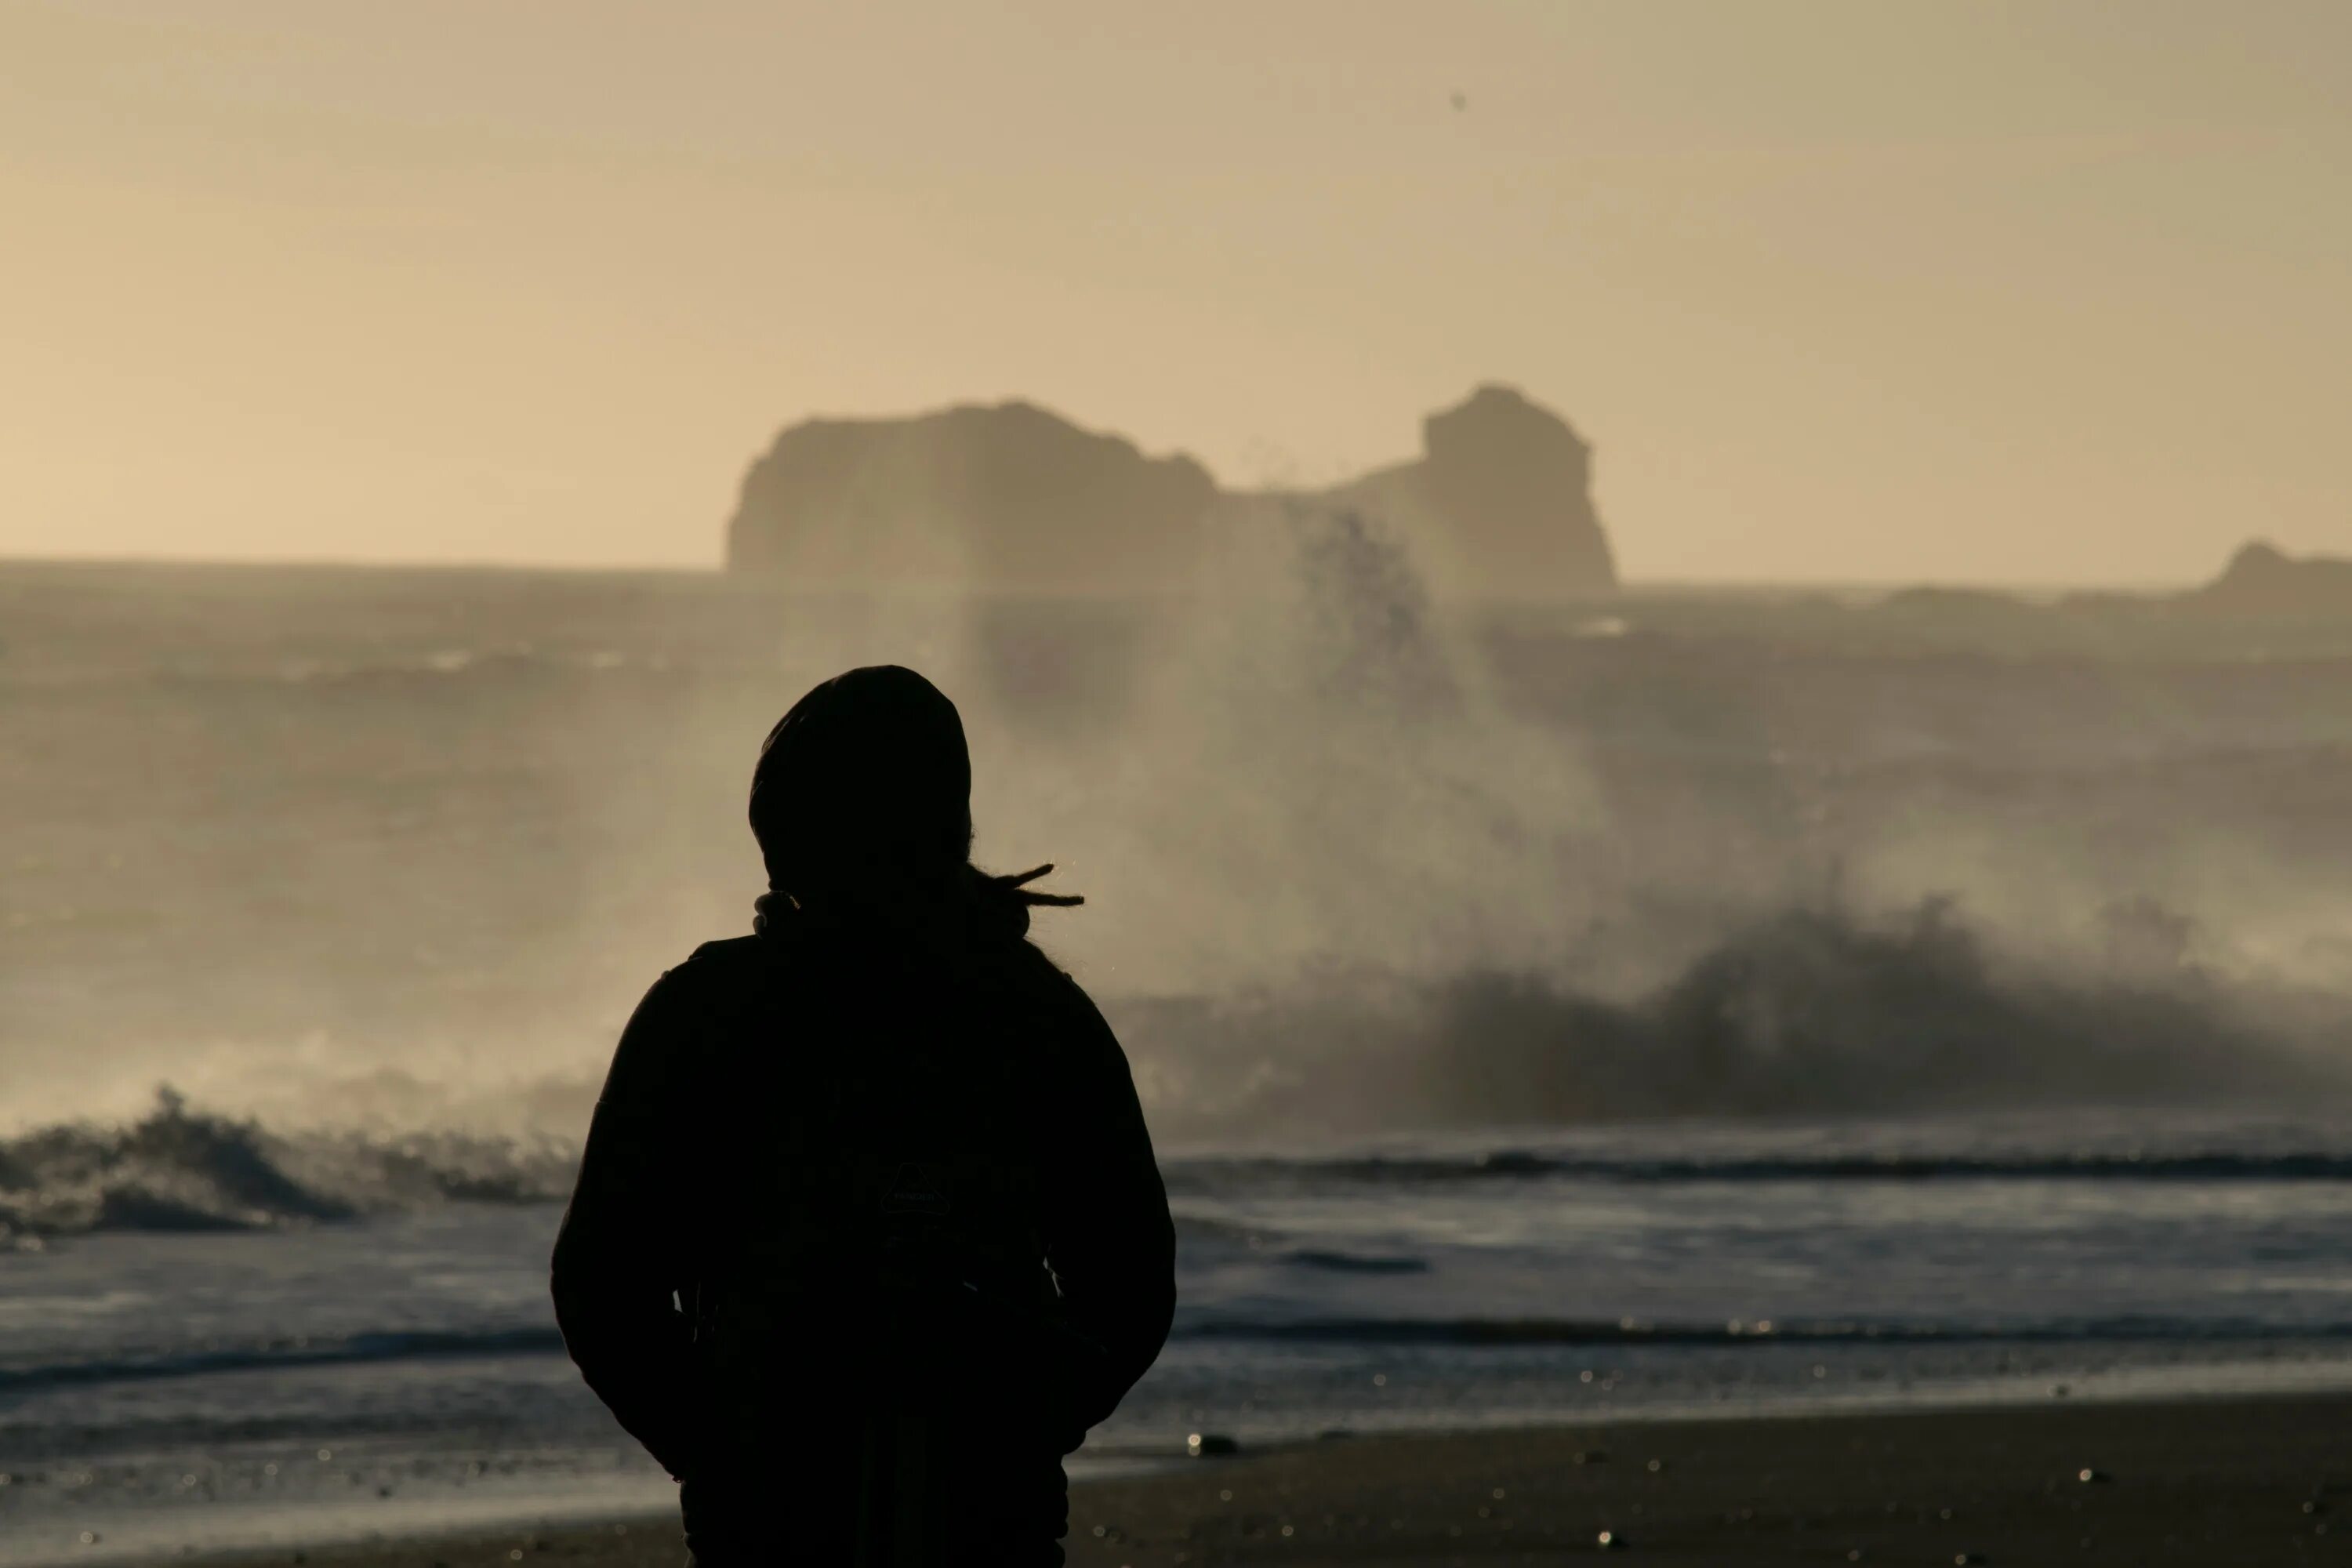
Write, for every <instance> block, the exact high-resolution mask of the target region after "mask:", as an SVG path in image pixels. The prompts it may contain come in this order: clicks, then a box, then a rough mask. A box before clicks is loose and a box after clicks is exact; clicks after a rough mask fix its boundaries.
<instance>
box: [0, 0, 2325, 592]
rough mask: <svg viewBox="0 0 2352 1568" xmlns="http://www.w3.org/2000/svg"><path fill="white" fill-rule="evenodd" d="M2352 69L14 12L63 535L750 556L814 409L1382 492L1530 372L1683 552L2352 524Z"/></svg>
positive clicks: (3, 145) (465, 556) (1791, 16)
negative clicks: (1056, 440) (1454, 405)
mask: <svg viewBox="0 0 2352 1568" xmlns="http://www.w3.org/2000/svg"><path fill="white" fill-rule="evenodd" d="M2347 83H2352V4H2347V3H2345V0H2315V3H2312V4H2307V5H2292V4H2261V3H2253V0H2208V3H2204V4H2175V3H2168V0H2107V3H2104V4H2070V3H2063V0H2041V3H2032V4H2006V5H2004V4H1993V3H1990V0H1988V3H1976V4H1961V3H1950V4H1927V3H1923V0H1854V3H1851V4H1845V3H1839V4H1830V3H1800V0H1771V3H1769V4H1768V3H1765V0H1716V3H1711V4H1701V3H1698V0H1625V3H1622V4H1615V3H1612V4H1601V3H1574V0H1550V3H1538V0H1516V3H1504V0H1492V3H1486V4H1470V3H1466V0H1443V3H1432V4H1423V5H1402V4H1388V3H1379V0H1329V3H1313V4H1307V3H1286V0H1242V3H1227V0H1183V3H1181V4H1160V5H1149V6H1145V5H1125V4H1120V3H1118V0H1066V3H1065V0H1055V3H1052V4H1027V5H1023V4H1013V3H1010V0H991V3H989V4H985V5H976V4H965V3H962V0H940V3H937V4H929V5H888V4H877V5H850V4H843V3H840V0H824V3H821V4H813V5H787V4H778V3H776V0H757V3H754V0H743V3H740V4H734V3H727V4H720V3H709V0H706V3H701V4H682V3H670V4H664V5H653V4H649V3H639V4H634V5H620V4H611V3H605V0H561V3H558V0H399V3H397V4H387V3H384V0H186V3H183V4H176V5H162V4H150V5H133V4H128V3H101V0H54V3H38V0H33V3H27V0H0V553H40V554H77V555H84V554H103V555H116V554H168V555H174V556H238V557H255V556H259V557H278V556H305V557H335V558H354V559H371V560H389V559H401V560H416V559H422V560H468V561H473V560H496V561H541V562H562V563H710V562H713V561H715V560H716V559H717V558H718V553H719V537H720V528H721V524H722V522H723V521H724V519H725V517H726V514H727V512H728V510H729V509H730V504H731V501H732V499H733V494H734V489H735V485H736V483H737V481H738V479H740V475H741V471H742V468H743V467H744V465H745V464H746V462H747V461H748V460H749V459H750V458H751V457H752V455H753V454H754V452H755V451H756V450H757V449H758V448H759V447H761V446H762V445H764V444H765V442H766V441H767V439H768V438H769V437H771V436H772V435H773V433H774V432H775V430H776V429H777V428H778V427H779V426H782V425H783V424H785V423H787V422H789V421H792V420H794V419H798V418H801V417H803V416H806V415H809V414H812V413H817V412H828V413H851V412H857V413H883V412H896V411H904V410H912V409H917V408H922V407H927V406H930V405H938V404H941V403H945V402H950V401H957V400H963V399H972V398H983V399H993V398H999V397H1003V396H1007V395H1024V396H1029V397H1033V398H1034V399H1036V400H1038V401H1041V402H1043V403H1045V404H1046V405H1050V406H1052V407H1055V408H1057V409H1059V410H1061V411H1063V412H1065V413H1067V414H1069V415H1071V416H1074V417H1076V418H1077V419H1078V420H1080V421H1081V422H1082V423H1085V424H1087V425H1092V426H1105V427H1109V428H1113V429H1117V430H1119V431H1121V432H1123V433H1126V434H1128V435H1129V436H1132V437H1135V438H1136V439H1138V440H1139V441H1140V442H1142V443H1143V444H1144V445H1145V446H1146V447H1150V448H1151V449H1154V450H1161V449H1166V448H1171V447H1181V448H1184V449H1186V450H1189V451H1192V452H1193V453H1195V454H1197V455H1198V456H1200V457H1201V458H1203V459H1204V460H1206V461H1207V462H1208V463H1209V465H1210V466H1211V467H1212V468H1213V469H1214V470H1215V471H1216V472H1217V473H1218V474H1219V475H1220V476H1221V477H1222V478H1223V479H1226V480H1227V481H1228V482H1245V481H1259V480H1268V479H1284V480H1302V481H1303V480H1322V479H1329V478H1332V477H1335V476H1337V475H1339V474H1341V473H1344V472H1347V471H1349V470H1351V469H1354V468H1359V467H1362V466H1367V465H1370V464H1373V463H1376V462H1381V461H1386V460H1390V459H1393V458H1401V457H1405V456H1409V455H1410V454H1411V453H1412V451H1413V450H1414V448H1415V447H1416V444H1417V441H1418V421H1419V418H1420V416H1421V415H1422V414H1423V412H1425V411H1427V410H1428V409H1430V408H1432V407H1434V406H1437V405H1440V404H1442V403H1446V402H1451V401H1453V400H1454V399H1456V398H1458V397H1459V396H1461V395H1463V394H1464V393H1465V392H1466V391H1467V390H1468V389H1469V387H1470V386H1471V385H1472V384H1474V383H1475V382H1477V381H1480V380H1485V379H1502V380H1507V381H1512V382H1516V383H1517V384H1520V385H1521V386H1523V387H1525V388H1526V389H1527V390H1528V392H1529V393H1530V394H1531V395H1534V396H1536V397H1538V398H1539V399H1540V400H1542V401H1544V402H1547V403H1549V404H1550V405H1553V406H1555V407H1557V408H1559V410H1560V411H1562V412H1563V413H1565V414H1566V415H1568V416H1569V417H1570V419H1571V420H1573V421H1574V422H1575V424H1576V425H1577V426H1579V427H1580V428H1581V429H1582V430H1583V431H1584V432H1585V434H1586V436H1587V437H1589V438H1590V439H1591V440H1592V441H1593V442H1594V443H1595V445H1596V446H1597V447H1598V458H1597V462H1598V486H1597V488H1598V491H1599V497H1600V502H1601V511H1602V515H1603V517H1604V519H1605V520H1606V521H1607V522H1608V523H1609V525H1610V528H1611V531H1612V534H1613V536H1614V538H1615V541H1616V544H1617V548H1618V552H1619V554H1620V558H1621V560H1622V563H1623V564H1624V566H1625V569H1626V571H1627V573H1628V574H1629V575H1632V576H1633V577H1636V578H1651V579H1662V578H1674V579H1715V580H1759V579H1767V580H1769V579H1812V580H1821V579H1857V578H1859V579H1879V580H1885V579H1897V578H1937V579H1947V580H1953V579H1968V580H1980V581H2011V582H2034V581H2043V582H2047V581H2102V580H2105V581H2113V580H2121V579H2138V580H2147V579H2185V578H2189V577H2193V576H2199V575H2202V574H2206V573H2208V572H2209V571H2210V570H2211V569H2212V568H2213V567H2214V566H2215V565H2216V564H2218V563H2219V562H2220V560H2221V557H2222V556H2223V555H2224V554H2225V553H2226V552H2227V551H2228V550H2229V549H2230V547H2231V546H2232V545H2233V544H2234V543H2236V542H2238V541H2240V540H2241V539H2242V538H2245V537H2247V536H2249V535H2253V534H2265V535H2269V536H2272V537H2273V538H2275V539H2276V540H2277V541H2278V542H2281V543H2282V544H2284V545H2286V546H2287V547H2289V548H2290V549H2308V550H2332V551H2337V552H2347V553H2352V493H2347V472H2352V463H2348V462H2347V457H2346V451H2347V442H2346V438H2345V435H2344V426H2345V425H2346V423H2347V414H2352V108H2348V107H2347V105H2352V89H2347ZM1456 91H1459V92H1461V93H1463V94H1465V95H1466V99H1467V105H1466V108H1465V109H1463V110H1458V111H1457V110H1455V109H1454V106H1453V102H1452V95H1453V94H1454V93H1455V92H1456Z"/></svg>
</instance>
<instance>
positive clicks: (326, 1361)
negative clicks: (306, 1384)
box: [0, 1327, 563, 1397]
mask: <svg viewBox="0 0 2352 1568" xmlns="http://www.w3.org/2000/svg"><path fill="white" fill-rule="evenodd" d="M562 1350H563V1337H562V1335H561V1334H559V1333H557V1332H556V1331H555V1330H554V1329H553V1328H552V1327H544V1328H540V1327H533V1328H510V1329H488V1330H481V1331H460V1330H449V1331H430V1330H425V1331H383V1332H374V1333H361V1334H353V1335H351V1336H350V1337H348V1338H345V1339H332V1340H314V1339H286V1340H271V1341H263V1342H255V1343H252V1344H245V1345H223V1346H209V1347H206V1348H205V1349H203V1350H159V1351H153V1352H129V1353H121V1354H115V1355H110V1356H105V1357H102V1358H100V1359H96V1360H91V1361H83V1362H65V1363H53V1364H49V1365H41V1366H22V1367H7V1366H0V1397H6V1396H8V1395H12V1394H32V1393H37V1392H45V1391H47V1390H51V1389H58V1388H73V1387H81V1386H86V1385H93V1384H116V1383H143V1382H150V1381H153V1380H157V1379H163V1378H173V1377H200V1376H204V1375H205V1374H207V1373H231V1372H257V1371H272V1370H285V1369H292V1368H302V1367H321V1366H351V1365H357V1364H363V1363H376V1362H406V1361H459V1360H467V1359H476V1358H485V1357H493V1356H511V1355H556V1354H561V1353H562Z"/></svg>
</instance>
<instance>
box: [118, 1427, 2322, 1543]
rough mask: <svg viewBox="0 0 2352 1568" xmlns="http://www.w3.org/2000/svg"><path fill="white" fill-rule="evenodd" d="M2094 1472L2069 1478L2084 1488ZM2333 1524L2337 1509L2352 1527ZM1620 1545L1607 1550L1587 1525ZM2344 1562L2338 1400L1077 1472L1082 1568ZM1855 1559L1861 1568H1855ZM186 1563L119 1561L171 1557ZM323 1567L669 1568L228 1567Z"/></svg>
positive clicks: (648, 1532) (1584, 1437)
mask: <svg viewBox="0 0 2352 1568" xmlns="http://www.w3.org/2000/svg"><path fill="white" fill-rule="evenodd" d="M2085 1471H2088V1472H2089V1473H2090V1475H2091V1479H2089V1480H2084V1479H2082V1478H2083V1476H2084V1472H2085ZM2337 1509H2343V1510H2347V1513H2346V1517H2345V1518H2344V1519H2343V1520H2341V1521H2338V1520H2337V1518H2336V1511H2335V1510H2337ZM1601 1531H1611V1532H1612V1542H1611V1545H1610V1546H1608V1547H1604V1546H1603V1544H1602V1543H1601ZM1604 1551H1610V1552H1623V1553H1626V1554H1630V1555H1633V1556H1636V1557H1638V1558H1639V1560H1640V1561H1642V1562H1644V1563H1675V1564H1691V1565H1694V1568H1696V1565H1697V1564H1705V1563H1842V1562H1864V1563H1871V1562H1878V1563H1958V1562H1962V1561H1967V1562H1981V1563H1989V1564H1990V1563H2048V1562H2053V1561H2061V1560H2063V1561H2066V1562H2070V1563H2071V1562H2081V1563H2152V1562H2163V1561H2168V1560H2170V1561H2179V1562H2183V1563H2231V1564H2234V1565H2239V1568H2252V1565H2256V1564H2263V1563H2328V1562H2346V1561H2352V1394H2341V1393H2330V1394H2265V1395H2259V1396H2252V1397H2249V1396H2244V1395H2235V1396H2230V1395H2215V1396H2210V1397H2200V1398H2175V1399H2167V1400H2127V1401H2118V1402H2115V1403H2105V1404H2102V1403H2094V1402H2087V1401H2069V1402H2065V1403H2055V1402H2053V1403H2052V1404H2049V1405H2038V1406H2021V1405H2000V1406H1983V1407H1969V1408H1959V1409H1946V1410H1934V1411H1924V1410H1923V1411H1906V1412H1900V1413H1886V1412H1874V1413H1869V1414H1819V1413H1816V1414H1808V1415H1770V1416H1728V1417H1725V1416H1713V1417H1705V1418H1685V1419H1672V1420H1644V1421H1627V1420H1611V1421H1579V1422H1573V1423H1569V1424H1565V1425H1561V1426H1539V1427H1521V1428H1513V1429H1496V1430H1493V1431H1465V1432H1455V1433H1415V1434H1394V1435H1381V1436H1356V1437H1348V1438H1344V1439H1340V1438H1327V1439H1322V1440H1309V1441H1306V1442H1301V1443H1298V1444H1296V1445H1289V1446H1283V1447H1272V1448H1268V1449H1265V1450H1263V1451H1259V1452H1253V1453H1244V1454H1242V1455H1240V1456H1237V1457H1234V1458H1218V1459H1203V1460H1198V1461H1189V1460H1186V1461H1175V1462H1173V1463H1171V1465H1169V1466H1167V1467H1162V1468H1151V1469H1150V1470H1147V1471H1144V1472H1142V1473H1126V1474H1116V1475H1111V1476H1105V1477H1101V1478H1097V1479H1082V1480H1080V1481H1078V1482H1076V1483H1075V1484H1074V1485H1073V1487H1072V1491H1071V1531H1070V1537H1069V1542H1068V1552H1069V1561H1070V1563H1073V1564H1082V1565H1086V1568H1097V1565H1099V1568H1119V1565H1122V1564H1124V1565H1131V1568H1143V1565H1144V1564H1146V1563H1163V1564H1171V1565H1176V1568H1190V1565H1192V1564H1216V1563H1257V1562H1268V1563H1273V1562H1279V1563H1291V1564H1339V1563H1365V1562H1370V1563H1386V1564H1393V1565H1398V1568H1402V1565H1406V1564H1420V1563H1453V1562H1462V1563H1474V1562H1476V1563H1538V1562H1552V1561H1557V1560H1558V1559H1559V1558H1560V1557H1562V1556H1570V1557H1577V1556H1582V1555H1584V1554H1587V1553H1591V1554H1596V1555H1597V1554H1601V1552H1604ZM1849 1553H1858V1554H1859V1555H1852V1556H1850V1555H1849ZM191 1560H192V1559H191V1557H190V1556H189V1555H187V1554H184V1553H173V1554H157V1555H154V1556H152V1557H149V1558H144V1559H142V1558H135V1557H134V1558H123V1559H118V1560H117V1561H121V1562H127V1563H156V1564H161V1563H165V1562H175V1563H185V1562H188V1561H191ZM203 1560H205V1561H210V1562H215V1563H303V1564H310V1565H316V1568H330V1565H334V1568H496V1565H497V1564H500V1563H505V1564H509V1565H511V1564H512V1563H517V1562H530V1561H538V1560H544V1561H547V1562H549V1563H557V1562H562V1563H576V1564H581V1565H583V1568H654V1565H656V1564H659V1565H664V1568H675V1565H676V1564H677V1563H682V1562H683V1561H684V1545H683V1541H682V1539H681V1537H680V1535H679V1532H678V1527H677V1520H676V1518H675V1517H674V1516H671V1515H667V1514H663V1515H652V1516H646V1515H638V1516H635V1517H632V1518H629V1519H626V1520H607V1521H602V1522H596V1523H576V1522H575V1523H550V1524H544V1525H541V1526H536V1527H529V1528H520V1527H519V1528H511V1529H506V1530H499V1531H482V1530H464V1529H457V1530H455V1531H451V1532H447V1533H444V1532H440V1531H431V1532H426V1533H421V1534H417V1535H414V1536H410V1537H404V1538H400V1539H388V1540H377V1541H371V1542H353V1543H348V1544H341V1545H332V1544H324V1545H313V1546H309V1547H299V1548H298V1547H290V1546H281V1547H278V1548H273V1549H268V1550H263V1551H239V1552H220V1553H215V1554H208V1555H206V1556H205V1558H204V1559H203Z"/></svg>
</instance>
